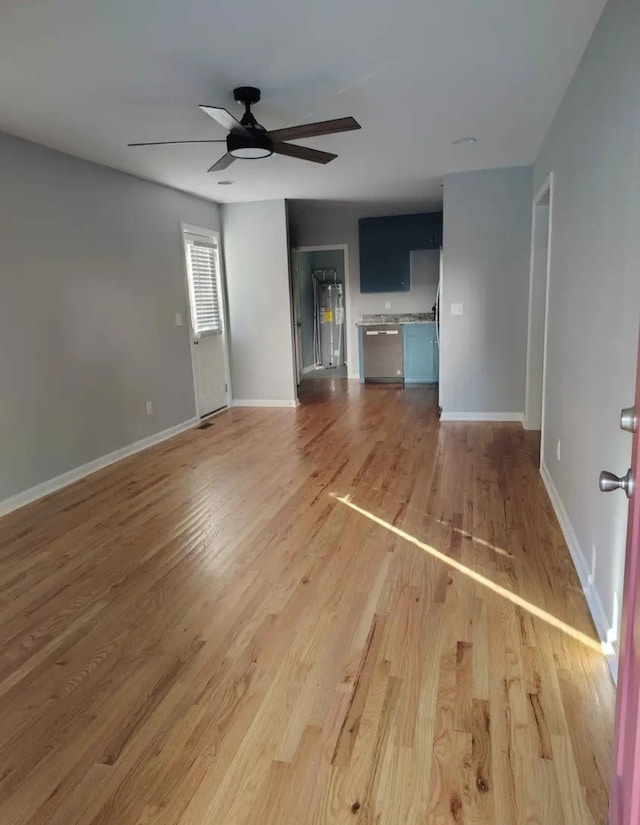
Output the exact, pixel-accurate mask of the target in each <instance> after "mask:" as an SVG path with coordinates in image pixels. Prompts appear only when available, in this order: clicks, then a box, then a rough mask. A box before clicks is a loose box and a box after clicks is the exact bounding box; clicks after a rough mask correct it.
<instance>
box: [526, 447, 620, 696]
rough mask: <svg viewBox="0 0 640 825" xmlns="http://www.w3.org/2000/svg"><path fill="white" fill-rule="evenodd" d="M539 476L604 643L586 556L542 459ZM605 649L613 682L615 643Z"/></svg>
mask: <svg viewBox="0 0 640 825" xmlns="http://www.w3.org/2000/svg"><path fill="white" fill-rule="evenodd" d="M540 475H541V476H542V481H543V483H544V486H545V488H546V490H547V494H548V495H549V499H550V500H551V504H552V506H553V509H554V511H555V514H556V516H557V518H558V521H559V522H560V528H561V530H562V535H563V536H564V540H565V541H566V543H567V547H568V548H569V552H570V553H571V558H572V559H573V564H574V566H575V568H576V571H577V573H578V578H579V579H580V584H581V585H582V589H583V591H584V595H585V598H586V600H587V605H588V606H589V610H590V612H591V617H592V618H593V623H594V624H595V626H596V630H597V631H598V636H599V637H600V641H601V642H602V643H603V644H605V645H606V644H607V635H608V631H609V620H608V619H607V614H606V612H605V609H604V607H603V605H602V601H601V599H600V594H599V593H598V591H597V590H596V588H595V585H594V584H593V583H592V582H591V581H590V579H591V572H590V570H589V565H588V564H587V560H586V557H585V555H584V553H583V551H582V548H581V547H580V542H579V541H578V536H577V535H576V531H575V529H574V527H573V524H572V523H571V519H570V518H569V514H568V513H567V511H566V509H565V506H564V504H563V502H562V499H561V498H560V493H559V492H558V488H557V487H556V485H555V484H554V482H553V479H552V478H551V474H550V473H549V469H548V468H547V465H546V464H545V463H544V462H542V464H541V466H540ZM605 650H607V662H608V664H609V670H610V671H611V675H612V676H613V679H614V681H616V680H617V676H618V648H617V645H613V646H612V645H607V647H606V648H605Z"/></svg>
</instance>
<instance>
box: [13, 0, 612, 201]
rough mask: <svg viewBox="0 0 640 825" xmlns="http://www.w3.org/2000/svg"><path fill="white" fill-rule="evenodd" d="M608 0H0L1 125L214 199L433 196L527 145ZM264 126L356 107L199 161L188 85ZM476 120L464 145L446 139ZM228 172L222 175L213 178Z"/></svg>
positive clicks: (198, 95) (204, 149)
mask: <svg viewBox="0 0 640 825" xmlns="http://www.w3.org/2000/svg"><path fill="white" fill-rule="evenodd" d="M604 5H605V0H225V1H224V2H222V0H49V1H48V2H47V1H46V0H1V2H0V6H1V7H2V11H1V17H2V23H1V25H0V129H3V130H5V131H7V132H11V133H14V134H16V135H20V136H23V137H26V138H29V139H30V140H34V141H37V142H39V143H43V144H46V145H47V146H51V147H54V148H56V149H60V150H62V151H64V152H69V153H71V154H74V155H78V156H79V157H83V158H87V159H89V160H93V161H97V162H98V163H103V164H105V165H108V166H112V167H114V168H117V169H122V170H125V171H128V172H131V173H133V174H135V175H139V176H141V177H144V178H149V179H151V180H155V181H159V182H161V183H165V184H168V185H170V186H173V187H176V188H178V189H183V190H185V191H188V192H193V193H196V194H198V195H201V196H204V197H206V198H210V199H212V200H217V201H241V200H254V199H262V198H280V197H286V198H307V199H317V198H323V199H324V198H326V199H333V200H341V199H351V200H353V199H359V200H385V201H396V202H398V203H401V202H409V201H416V200H421V199H425V200H428V199H431V200H432V199H433V198H434V197H436V196H439V193H440V182H441V178H442V175H443V174H445V173H447V172H451V171H461V170H466V169H479V168H490V167H497V166H511V165H518V164H527V163H531V162H532V161H533V159H534V157H535V155H536V153H537V151H538V148H539V146H540V144H541V142H542V139H543V138H544V135H545V133H546V131H547V129H548V127H549V125H550V123H551V120H552V118H553V115H554V113H555V111H556V109H557V107H558V105H559V103H560V101H561V99H562V95H563V94H564V92H565V90H566V88H567V85H568V83H569V81H570V79H571V76H572V74H573V72H574V71H575V69H576V66H577V64H578V61H579V59H580V57H581V55H582V52H583V51H584V48H585V46H586V44H587V42H588V40H589V37H590V35H591V33H592V31H593V28H594V26H595V24H596V22H597V19H598V17H599V15H600V13H601V11H602V9H603V7H604ZM237 85H256V86H259V87H261V88H262V92H263V101H262V103H260V104H258V106H257V107H256V109H255V110H254V111H255V114H256V115H257V117H258V120H259V121H260V122H261V123H262V124H263V125H264V126H266V128H268V129H272V128H277V127H282V126H287V125H291V124H295V123H302V122H305V121H308V120H322V119H326V118H333V117H341V116H343V115H353V116H354V117H356V118H357V119H358V120H359V121H360V123H361V124H362V131H360V132H351V133H347V134H343V135H334V136H329V137H320V138H314V139H310V140H307V141H301V143H305V144H308V145H310V146H314V147H317V148H318V149H325V150H328V151H332V152H337V153H338V154H339V155H340V157H339V158H338V160H335V161H334V162H333V163H331V164H330V165H329V166H326V167H323V166H320V165H316V164H312V163H305V162H302V161H298V160H293V159H290V158H285V157H272V158H269V159H266V160H259V161H236V163H235V164H233V166H231V167H230V168H229V169H227V170H226V171H225V172H222V173H218V174H217V175H216V174H207V172H206V170H207V168H208V167H209V166H210V165H211V164H212V163H213V162H214V161H215V160H216V159H217V158H218V157H219V156H220V155H221V154H223V152H224V150H225V147H224V144H213V145H211V146H206V145H205V146H195V147H190V146H182V147H180V146H175V147H171V146H170V147H149V148H139V149H129V148H127V146H126V144H127V143H128V142H133V141H145V140H180V139H204V138H223V137H224V136H225V132H224V130H223V129H222V127H220V126H218V125H217V124H216V123H215V122H214V121H213V120H211V118H209V117H207V115H205V114H203V113H202V112H201V111H200V110H199V109H198V104H199V103H206V104H213V105H223V106H227V108H229V109H230V111H232V112H233V113H238V114H239V112H240V109H239V108H238V107H237V104H234V103H233V100H232V96H231V90H232V89H233V87H234V86H237ZM466 135H474V136H476V137H477V138H478V143H477V144H475V145H472V146H458V147H454V146H452V145H451V141H452V140H453V139H455V138H459V137H462V136H466ZM220 179H231V180H233V181H234V185H233V186H218V185H217V180H220Z"/></svg>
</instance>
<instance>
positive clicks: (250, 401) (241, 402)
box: [233, 398, 300, 407]
mask: <svg viewBox="0 0 640 825" xmlns="http://www.w3.org/2000/svg"><path fill="white" fill-rule="evenodd" d="M299 403H300V402H299V401H298V399H297V398H295V399H290V400H288V401H283V400H280V399H275V400H271V399H269V398H234V399H233V406H234V407H297V406H298V404H299Z"/></svg>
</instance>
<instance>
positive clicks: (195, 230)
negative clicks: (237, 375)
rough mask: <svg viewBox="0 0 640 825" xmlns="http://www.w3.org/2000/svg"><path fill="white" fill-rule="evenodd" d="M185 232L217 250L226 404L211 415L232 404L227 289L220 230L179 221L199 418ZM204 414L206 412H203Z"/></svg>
mask: <svg viewBox="0 0 640 825" xmlns="http://www.w3.org/2000/svg"><path fill="white" fill-rule="evenodd" d="M185 233H188V234H190V235H201V236H202V237H204V238H211V239H212V240H213V241H214V242H215V245H216V248H217V250H218V277H217V279H216V280H217V284H216V286H217V288H218V295H219V296H220V315H221V318H222V332H221V333H220V336H221V341H222V351H223V353H224V380H225V383H226V385H227V406H226V407H223V408H222V410H216V412H215V413H213V415H215V414H216V413H217V412H222V411H223V410H225V409H229V407H231V406H233V403H232V402H233V395H232V387H231V363H230V360H229V332H228V327H227V323H228V312H227V289H226V279H225V272H224V255H223V250H222V238H221V234H220V230H218V229H206V228H205V227H203V226H194V225H193V224H190V223H183V222H181V223H180V248H181V250H182V262H183V269H184V285H185V290H186V291H185V298H186V302H187V312H186V315H187V318H188V321H189V324H188V331H189V353H190V355H191V378H192V383H193V399H194V403H195V407H196V418H198V419H200V418H202V416H201V415H200V410H199V409H198V387H197V384H196V367H195V351H194V343H193V319H192V318H191V300H190V298H189V268H188V266H187V249H186V244H185V237H184V236H185ZM205 415H206V413H205Z"/></svg>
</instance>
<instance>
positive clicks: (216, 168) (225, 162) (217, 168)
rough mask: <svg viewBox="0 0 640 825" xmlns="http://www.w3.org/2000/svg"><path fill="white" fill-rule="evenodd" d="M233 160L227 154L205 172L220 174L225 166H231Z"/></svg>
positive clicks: (232, 157) (231, 156)
mask: <svg viewBox="0 0 640 825" xmlns="http://www.w3.org/2000/svg"><path fill="white" fill-rule="evenodd" d="M234 160H235V158H234V156H233V155H230V154H229V152H227V154H226V155H223V156H222V157H221V158H220V160H218V161H216V162H215V163H214V164H213V166H212V167H211V168H210V169H207V172H221V171H222V170H223V169H226V168H227V166H231V164H232V163H233V161H234Z"/></svg>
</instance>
